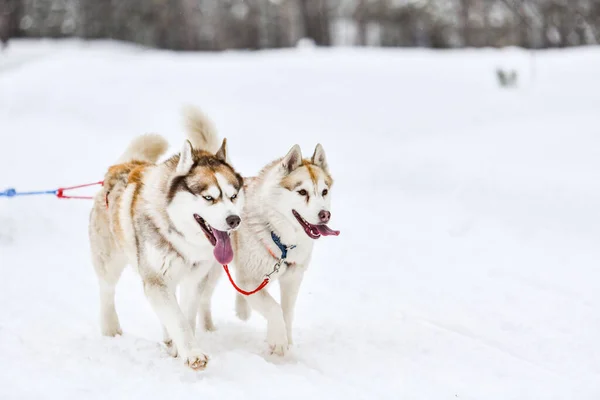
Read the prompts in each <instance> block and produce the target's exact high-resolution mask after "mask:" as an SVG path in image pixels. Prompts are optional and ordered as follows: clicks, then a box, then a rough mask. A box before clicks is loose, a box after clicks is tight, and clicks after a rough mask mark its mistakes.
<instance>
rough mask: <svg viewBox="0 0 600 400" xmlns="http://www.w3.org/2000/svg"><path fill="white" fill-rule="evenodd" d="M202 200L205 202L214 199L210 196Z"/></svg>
mask: <svg viewBox="0 0 600 400" xmlns="http://www.w3.org/2000/svg"><path fill="white" fill-rule="evenodd" d="M202 197H203V198H204V200H206V201H213V200H214V199H213V198H212V196H202Z"/></svg>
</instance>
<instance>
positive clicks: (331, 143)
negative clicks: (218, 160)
mask: <svg viewBox="0 0 600 400" xmlns="http://www.w3.org/2000/svg"><path fill="white" fill-rule="evenodd" d="M11 44H12V46H11V47H10V48H9V50H8V51H7V52H5V53H0V155H1V156H0V190H2V189H3V188H4V187H10V186H15V187H17V188H18V189H21V190H28V189H52V188H55V187H57V186H67V185H74V184H79V183H86V182H92V181H96V180H100V179H102V176H103V173H104V170H105V168H106V167H107V166H108V165H109V163H111V162H112V161H113V160H115V159H116V157H117V156H118V155H119V154H120V153H121V152H122V150H123V148H124V146H125V145H126V144H127V143H128V142H129V140H130V139H131V138H133V137H134V136H135V135H138V134H140V133H145V132H158V133H161V134H163V135H166V136H167V137H168V138H169V140H170V141H171V143H172V151H176V150H177V149H178V148H179V146H180V144H181V141H182V140H183V137H184V133H183V132H184V131H183V125H182V118H181V113H180V111H181V108H182V106H183V105H185V104H195V105H198V106H200V107H202V108H203V109H204V110H206V111H207V113H208V114H209V115H210V116H211V117H212V119H213V120H214V121H215V123H216V124H217V126H218V128H219V130H220V131H221V134H222V135H223V136H226V137H227V138H228V139H229V150H230V155H231V158H232V160H234V164H235V166H236V167H237V168H238V169H239V170H241V171H242V172H243V173H244V174H245V175H252V174H254V173H256V172H257V171H258V170H259V169H260V167H261V166H262V165H264V164H265V163H267V162H268V161H270V160H272V159H273V158H276V157H279V156H282V155H284V154H285V153H286V152H287V150H288V149H289V148H290V147H291V146H292V145H293V144H294V143H299V144H300V145H301V146H302V149H303V151H304V152H305V154H306V155H310V154H311V152H312V150H313V148H314V145H315V144H316V143H317V142H321V143H322V144H323V145H324V147H325V149H326V151H327V154H328V158H329V163H330V165H331V169H332V171H333V174H334V177H335V179H336V184H335V186H334V189H333V192H332V193H333V196H334V197H333V208H332V211H333V212H332V215H333V218H332V221H333V222H332V224H331V226H332V227H333V228H336V229H340V230H341V231H342V234H341V236H340V237H338V238H322V239H321V240H319V242H318V243H317V245H316V251H315V254H314V257H313V264H312V265H311V270H310V271H309V274H308V276H307V278H306V280H305V283H304V285H303V287H302V290H301V293H300V299H299V303H298V308H297V322H296V324H295V333H296V335H295V336H296V345H295V347H294V348H293V351H292V353H291V354H290V355H289V356H287V357H286V358H284V359H277V358H273V357H270V356H266V355H265V349H266V344H265V343H264V336H265V329H266V324H265V322H264V320H263V319H262V318H261V317H260V316H259V315H257V314H256V313H254V314H253V317H252V319H251V320H250V321H249V322H248V323H243V322H241V321H238V320H237V319H236V317H235V315H234V312H233V305H234V291H233V289H232V288H231V287H230V285H229V283H228V282H227V281H225V280H221V282H220V284H219V287H218V290H217V293H216V299H215V301H214V315H215V320H216V323H217V325H218V331H217V332H214V333H210V334H202V338H201V339H202V341H203V343H204V346H205V349H207V350H208V351H209V353H210V354H211V356H212V361H211V363H210V364H209V368H208V369H207V370H206V371H205V372H202V373H194V372H192V371H188V370H187V369H186V368H185V367H184V366H183V365H182V363H181V361H180V360H178V359H172V358H170V357H169V356H168V355H167V354H166V352H165V351H164V350H163V349H162V348H161V346H160V345H159V342H160V340H161V337H162V335H161V328H160V325H159V323H158V320H157V318H156V317H155V315H154V314H153V312H152V311H151V309H150V307H149V305H148V303H147V302H146V300H145V298H144V295H143V292H142V287H141V284H140V282H139V280H138V278H137V277H136V276H135V275H134V274H133V272H131V271H130V270H127V272H126V273H125V276H124V279H122V281H121V283H120V284H119V287H118V288H117V289H118V291H117V311H118V313H119V315H120V318H121V324H122V327H123V329H124V331H125V335H124V336H123V337H119V338H105V337H102V336H100V333H99V328H98V318H97V314H98V311H97V310H98V297H97V287H96V279H95V276H94V273H93V270H92V267H91V264H90V257H89V249H88V244H87V231H86V229H87V219H88V211H89V207H90V203H89V202H88V201H76V200H72V201H66V200H57V199H54V198H52V197H31V198H18V199H5V198H0V398H2V399H49V398H56V399H67V398H85V399H105V398H112V399H121V398H122V399H142V398H143V399H152V398H167V396H172V397H173V398H183V397H184V396H202V397H201V398H203V399H230V398H232V399H233V398H236V399H237V398H245V399H271V398H272V399H308V398H319V399H321V398H323V399H334V398H340V399H432V400H438V399H440V400H441V399H473V400H475V399H481V400H492V399H498V400H507V399H523V400H529V399H577V400H587V399H590V400H591V399H598V398H600V294H599V288H600V272H599V267H600V265H599V262H600V246H599V243H600V242H599V239H600V211H599V210H600V207H599V205H600V186H599V185H600V179H599V178H600V172H599V171H600V121H599V119H598V115H600V114H599V105H600V80H599V79H598V71H599V70H600V50H599V49H598V48H587V49H577V50H564V51H548V52H543V53H539V54H538V55H537V56H536V57H535V60H534V62H535V65H533V67H532V65H531V61H532V59H531V58H530V55H529V53H527V52H523V51H519V50H515V49H508V50H502V51H500V50H479V51H444V52H431V51H424V50H375V49H362V50H352V49H333V50H318V51H315V50H310V49H293V50H281V51H265V52H260V53H241V52H231V53H222V54H175V53H171V52H160V51H149V50H144V49H141V48H136V47H132V46H125V45H119V44H113V43H106V42H98V43H94V44H89V43H81V42H74V41H65V42H52V41H15V42H13V43H11ZM497 66H506V67H514V68H516V69H518V70H519V72H520V83H521V85H520V86H519V88H517V89H513V90H502V89H499V88H498V86H497V84H496V81H495V68H496V67H497ZM532 74H534V75H532ZM169 398H170V397H169ZM198 398H200V397H198Z"/></svg>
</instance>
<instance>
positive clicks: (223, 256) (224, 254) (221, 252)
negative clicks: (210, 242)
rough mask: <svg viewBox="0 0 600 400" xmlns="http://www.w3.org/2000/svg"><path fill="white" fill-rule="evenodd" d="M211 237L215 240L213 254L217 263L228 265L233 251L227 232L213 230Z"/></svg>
mask: <svg viewBox="0 0 600 400" xmlns="http://www.w3.org/2000/svg"><path fill="white" fill-rule="evenodd" d="M212 232H213V235H215V238H216V239H217V244H215V249H214V251H213V254H214V255H215V258H216V259H217V261H218V262H219V263H221V264H223V265H225V264H229V263H230V262H231V260H233V249H232V248H231V240H229V235H228V234H227V232H223V231H218V230H216V229H215V228H213V230H212Z"/></svg>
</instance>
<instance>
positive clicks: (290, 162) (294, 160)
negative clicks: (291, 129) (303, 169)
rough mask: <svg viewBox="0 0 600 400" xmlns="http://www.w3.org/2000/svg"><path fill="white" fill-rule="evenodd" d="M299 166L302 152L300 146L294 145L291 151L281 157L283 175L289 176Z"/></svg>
mask: <svg viewBox="0 0 600 400" xmlns="http://www.w3.org/2000/svg"><path fill="white" fill-rule="evenodd" d="M300 165H302V152H301V151H300V146H298V145H297V144H295V145H294V147H292V149H291V150H290V151H289V152H288V153H287V155H286V156H285V157H283V161H282V162H281V166H282V167H283V170H284V171H285V173H286V174H289V173H291V172H292V171H294V170H295V169H296V168H298V167H299V166H300Z"/></svg>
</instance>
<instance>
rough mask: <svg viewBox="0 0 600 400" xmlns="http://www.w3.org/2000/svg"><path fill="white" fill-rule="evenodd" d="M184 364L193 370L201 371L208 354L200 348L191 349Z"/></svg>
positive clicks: (206, 362) (206, 361) (205, 364)
mask: <svg viewBox="0 0 600 400" xmlns="http://www.w3.org/2000/svg"><path fill="white" fill-rule="evenodd" d="M185 364H186V365H187V366H188V367H190V368H191V369H193V370H194V371H201V370H203V369H205V368H206V366H207V365H208V356H207V355H206V354H204V352H203V351H202V350H199V349H196V350H192V351H191V352H190V355H189V356H187V358H186V360H185Z"/></svg>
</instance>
